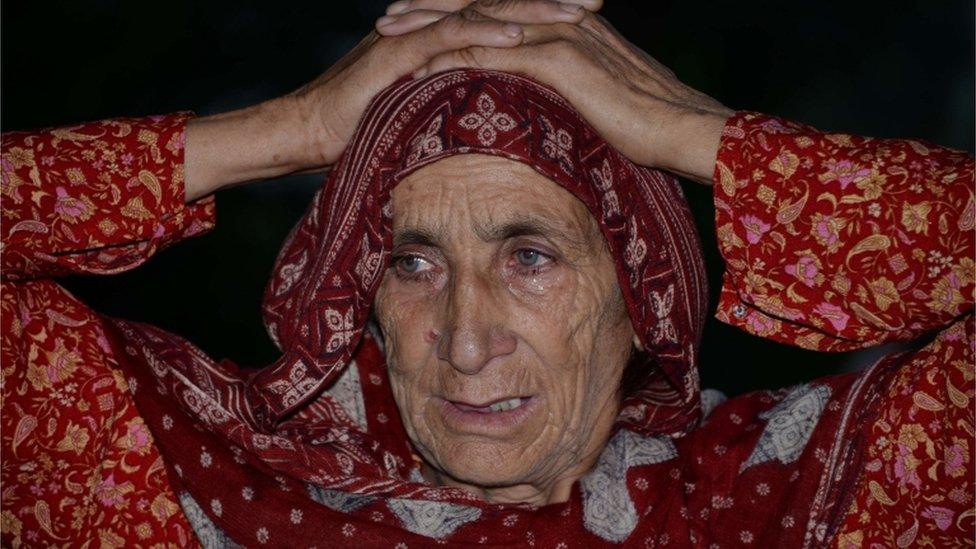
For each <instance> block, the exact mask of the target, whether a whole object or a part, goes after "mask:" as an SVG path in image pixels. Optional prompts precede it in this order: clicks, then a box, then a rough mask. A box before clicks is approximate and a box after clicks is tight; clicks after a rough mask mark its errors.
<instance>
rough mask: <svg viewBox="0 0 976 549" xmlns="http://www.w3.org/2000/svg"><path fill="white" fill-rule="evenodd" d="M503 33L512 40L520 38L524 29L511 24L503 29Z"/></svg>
mask: <svg viewBox="0 0 976 549" xmlns="http://www.w3.org/2000/svg"><path fill="white" fill-rule="evenodd" d="M502 32H504V33H505V36H508V37H510V38H518V37H519V36H520V35H521V34H522V27H520V26H518V25H513V24H511V23H509V24H507V25H505V26H504V27H502Z"/></svg>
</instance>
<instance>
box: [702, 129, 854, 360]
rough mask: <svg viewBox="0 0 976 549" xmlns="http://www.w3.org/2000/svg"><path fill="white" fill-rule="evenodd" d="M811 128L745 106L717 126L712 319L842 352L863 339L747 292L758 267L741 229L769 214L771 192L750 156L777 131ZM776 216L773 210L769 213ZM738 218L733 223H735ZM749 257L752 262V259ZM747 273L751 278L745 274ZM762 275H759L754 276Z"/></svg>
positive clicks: (805, 345)
mask: <svg viewBox="0 0 976 549" xmlns="http://www.w3.org/2000/svg"><path fill="white" fill-rule="evenodd" d="M805 131H810V128H807V127H806V126H803V125H802V124H797V123H794V122H791V121H788V120H783V119H781V118H777V117H773V116H769V115H765V114H761V113H754V112H747V111H739V112H736V113H735V114H734V115H732V117H730V118H729V120H728V122H727V123H726V125H725V128H724V130H723V131H722V139H721V141H720V144H719V152H718V158H717V161H716V164H715V172H714V175H713V179H714V182H715V185H714V186H713V199H714V203H715V228H716V236H717V240H718V245H719V251H720V252H721V255H722V258H723V259H724V260H725V267H726V271H725V273H724V274H723V277H722V289H721V293H720V296H719V304H718V309H717V311H716V313H715V318H716V319H718V320H719V321H721V322H724V323H726V324H729V325H731V326H735V327H738V328H740V329H742V330H744V331H746V332H748V333H750V334H753V335H756V336H759V337H762V338H766V339H770V340H773V341H778V342H780V343H785V344H788V345H796V346H798V347H802V348H804V349H813V350H818V351H844V350H849V349H855V348H860V347H863V345H864V343H863V342H857V341H850V340H846V339H843V338H838V337H836V336H833V335H829V334H826V333H824V332H821V331H818V330H816V329H814V328H811V327H808V326H803V325H801V324H798V323H797V322H796V321H797V320H798V319H799V316H798V315H801V312H800V311H797V310H795V309H791V308H789V307H787V306H785V305H784V303H783V302H782V300H780V299H778V298H777V297H776V294H775V293H773V294H770V295H766V294H764V293H757V292H750V291H748V288H749V287H750V283H759V282H761V281H758V280H756V278H757V277H759V275H757V274H756V273H761V272H762V269H761V267H759V266H756V265H750V255H749V253H748V251H749V247H750V245H751V241H750V240H749V234H748V232H747V231H746V232H744V231H743V230H742V227H741V226H742V225H743V222H744V220H745V221H749V220H751V219H755V220H756V222H757V223H758V222H760V221H761V219H762V218H766V217H768V216H769V215H770V211H768V210H767V208H771V207H772V204H773V202H772V198H773V196H774V194H771V193H770V189H769V188H767V187H765V186H764V185H761V184H758V183H757V181H755V177H756V175H755V174H754V173H753V172H754V166H753V164H751V162H754V160H753V158H754V157H757V156H759V157H761V156H763V154H766V153H763V154H758V153H759V152H760V151H759V150H757V149H761V150H762V151H766V150H768V148H769V147H770V141H772V140H775V139H776V138H777V136H779V135H795V134H797V133H801V132H805ZM773 215H775V214H773ZM737 220H738V223H737V222H736V221H737ZM753 262H755V261H754V260H753ZM750 277H751V278H752V280H751V279H750ZM759 278H761V277H759Z"/></svg>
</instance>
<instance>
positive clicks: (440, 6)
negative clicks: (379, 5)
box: [386, 0, 474, 15]
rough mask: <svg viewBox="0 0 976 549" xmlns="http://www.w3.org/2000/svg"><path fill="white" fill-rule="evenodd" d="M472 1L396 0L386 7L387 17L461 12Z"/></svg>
mask: <svg viewBox="0 0 976 549" xmlns="http://www.w3.org/2000/svg"><path fill="white" fill-rule="evenodd" d="M473 1H474V0H398V1H397V2H394V3H392V4H390V5H389V6H387V7H386V14H387V15H398V14H401V13H406V12H408V11H412V10H434V11H461V10H462V9H464V8H465V7H467V6H468V5H469V4H471V2H473Z"/></svg>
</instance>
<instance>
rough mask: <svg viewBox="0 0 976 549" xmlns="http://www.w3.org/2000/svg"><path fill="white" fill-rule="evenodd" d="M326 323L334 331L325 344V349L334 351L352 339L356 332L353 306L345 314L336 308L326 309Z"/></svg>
mask: <svg viewBox="0 0 976 549" xmlns="http://www.w3.org/2000/svg"><path fill="white" fill-rule="evenodd" d="M325 325H326V327H327V328H328V329H329V330H331V331H332V336H331V337H329V342H328V343H326V344H325V351H326V352H327V353H333V352H335V351H336V350H338V349H339V347H341V346H343V345H347V344H348V343H349V342H350V341H352V336H353V334H354V333H355V332H356V330H355V327H354V326H353V322H352V307H350V308H349V309H348V310H347V311H346V314H345V315H343V314H342V313H340V312H339V311H337V310H335V309H326V310H325Z"/></svg>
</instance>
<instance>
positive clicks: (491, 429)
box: [441, 396, 539, 434]
mask: <svg viewBox="0 0 976 549" xmlns="http://www.w3.org/2000/svg"><path fill="white" fill-rule="evenodd" d="M538 400H539V399H538V398H536V397H534V396H520V397H505V398H501V399H498V400H495V401H493V402H485V403H483V404H473V403H470V402H459V401H456V400H446V399H444V400H441V414H442V417H443V418H444V420H445V421H446V422H447V424H448V426H450V427H451V428H453V429H455V430H458V431H462V432H474V433H479V432H480V433H484V434H488V433H495V434H497V433H500V432H506V431H509V430H511V429H515V428H517V427H518V426H519V425H521V424H522V423H523V422H524V421H526V420H527V418H529V417H530V416H531V415H532V414H534V413H535V410H536V408H539V404H538V402H537V401H538Z"/></svg>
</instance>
